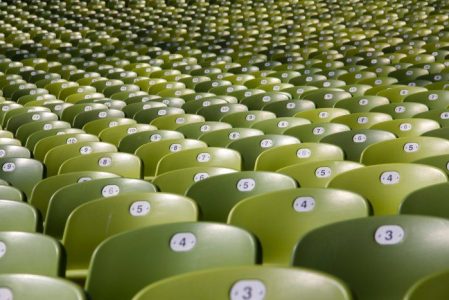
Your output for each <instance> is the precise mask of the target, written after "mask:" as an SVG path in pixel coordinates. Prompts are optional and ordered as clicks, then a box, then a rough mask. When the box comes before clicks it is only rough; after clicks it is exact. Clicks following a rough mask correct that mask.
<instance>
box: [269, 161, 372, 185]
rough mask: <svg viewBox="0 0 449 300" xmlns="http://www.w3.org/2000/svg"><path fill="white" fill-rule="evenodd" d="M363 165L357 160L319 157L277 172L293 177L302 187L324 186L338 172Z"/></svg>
mask: <svg viewBox="0 0 449 300" xmlns="http://www.w3.org/2000/svg"><path fill="white" fill-rule="evenodd" d="M361 167H363V165H362V164H359V163H356V162H350V161H342V160H326V159H325V158H318V160H317V161H313V160H312V161H310V162H300V163H297V164H292V165H288V166H286V167H283V168H280V169H278V170H277V172H278V173H281V174H285V175H288V176H290V177H292V178H293V179H295V180H296V181H297V182H298V184H299V186H301V187H308V188H324V187H326V186H327V185H328V184H329V182H330V181H331V180H332V179H333V178H334V177H335V176H337V175H338V174H341V173H344V172H347V171H350V170H353V169H357V168H361Z"/></svg>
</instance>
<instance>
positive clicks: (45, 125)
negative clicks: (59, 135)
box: [42, 124, 53, 130]
mask: <svg viewBox="0 0 449 300" xmlns="http://www.w3.org/2000/svg"><path fill="white" fill-rule="evenodd" d="M42 129H44V130H50V129H53V125H52V124H44V127H42Z"/></svg>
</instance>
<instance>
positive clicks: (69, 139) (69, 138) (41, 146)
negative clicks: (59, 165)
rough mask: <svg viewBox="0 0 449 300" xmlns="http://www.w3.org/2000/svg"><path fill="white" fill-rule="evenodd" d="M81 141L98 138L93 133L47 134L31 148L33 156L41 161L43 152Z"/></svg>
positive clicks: (95, 140)
mask: <svg viewBox="0 0 449 300" xmlns="http://www.w3.org/2000/svg"><path fill="white" fill-rule="evenodd" d="M81 141H91V142H99V139H98V137H96V136H95V135H93V134H86V133H78V132H76V133H65V134H61V135H58V134H57V135H52V136H48V137H45V138H43V139H41V140H40V141H39V142H37V143H36V145H35V146H34V150H33V157H34V158H35V159H38V160H40V161H43V160H44V157H45V154H47V152H48V151H50V150H51V149H53V148H54V147H56V146H59V145H64V144H75V143H78V142H81Z"/></svg>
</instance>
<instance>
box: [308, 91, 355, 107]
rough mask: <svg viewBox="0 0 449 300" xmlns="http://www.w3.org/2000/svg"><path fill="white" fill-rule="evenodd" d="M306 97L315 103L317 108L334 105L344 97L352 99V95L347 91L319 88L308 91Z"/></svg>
mask: <svg viewBox="0 0 449 300" xmlns="http://www.w3.org/2000/svg"><path fill="white" fill-rule="evenodd" d="M304 97H305V99H307V100H311V101H312V102H313V103H315V106H316V107H317V108H325V107H334V106H335V105H336V103H338V102H339V101H342V100H344V99H350V98H351V97H352V95H351V94H350V93H348V92H345V91H333V90H326V89H319V90H317V91H310V92H308V93H307V94H306V95H305V96H304Z"/></svg>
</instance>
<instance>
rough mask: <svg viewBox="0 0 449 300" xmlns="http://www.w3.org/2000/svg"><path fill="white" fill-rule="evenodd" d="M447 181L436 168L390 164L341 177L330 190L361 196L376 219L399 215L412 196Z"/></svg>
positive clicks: (371, 167)
mask: <svg viewBox="0 0 449 300" xmlns="http://www.w3.org/2000/svg"><path fill="white" fill-rule="evenodd" d="M446 181H447V177H446V174H445V173H444V172H443V171H441V170H439V169H437V168H434V167H430V166H426V165H421V164H412V163H389V164H380V165H372V166H367V167H363V168H358V169H354V170H351V171H347V172H345V173H342V174H339V175H337V176H336V177H335V178H334V179H332V180H331V181H330V183H329V185H328V187H330V188H337V189H344V190H349V191H352V192H355V193H358V194H360V195H362V196H363V197H365V199H367V200H368V201H369V202H370V204H371V205H372V207H373V211H374V214H375V215H391V214H397V213H398V212H399V208H400V206H401V204H402V202H403V200H404V198H405V197H406V196H407V195H408V194H410V193H411V192H413V191H415V190H417V189H420V188H423V187H425V186H429V185H432V184H437V183H441V182H446Z"/></svg>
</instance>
